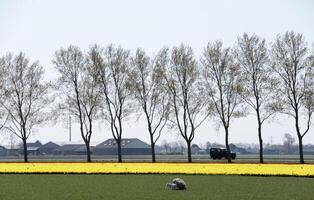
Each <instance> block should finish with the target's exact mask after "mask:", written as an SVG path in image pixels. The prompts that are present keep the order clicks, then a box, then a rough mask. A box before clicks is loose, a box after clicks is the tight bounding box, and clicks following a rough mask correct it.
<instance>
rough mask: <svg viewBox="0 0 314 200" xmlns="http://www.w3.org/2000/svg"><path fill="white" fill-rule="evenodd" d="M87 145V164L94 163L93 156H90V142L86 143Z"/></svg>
mask: <svg viewBox="0 0 314 200" xmlns="http://www.w3.org/2000/svg"><path fill="white" fill-rule="evenodd" d="M85 145H86V156H87V162H92V159H91V155H90V146H89V142H86V143H85Z"/></svg>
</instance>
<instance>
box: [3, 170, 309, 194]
mask: <svg viewBox="0 0 314 200" xmlns="http://www.w3.org/2000/svg"><path fill="white" fill-rule="evenodd" d="M176 177H180V178H183V179H184V180H185V181H186V183H187V185H188V189H187V190H186V191H171V190H166V189H165V184H166V183H167V182H171V180H172V179H173V178H176ZM313 188H314V178H304V177H303V178H302V177H258V176H222V175H220V176H206V175H55V174H42V175H39V174H31V175H26V174H20V175H18V174H2V175H0V195H1V196H0V199H1V200H22V199H23V200H42V199H45V200H56V199H60V200H104V199H108V200H113V199H119V200H120V199H122V200H123V199H127V200H131V199H149V200H154V199H156V200H157V199H171V200H176V199H178V200H184V199H188V200H192V199H193V200H194V199H195V200H200V199H211V200H218V199H219V200H226V199H232V200H259V199H261V200H263V199H265V200H266V199H267V200H271V199H276V200H296V199H300V200H301V199H302V200H312V199H313V198H314V189H313Z"/></svg>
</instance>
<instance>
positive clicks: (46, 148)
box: [38, 142, 60, 155]
mask: <svg viewBox="0 0 314 200" xmlns="http://www.w3.org/2000/svg"><path fill="white" fill-rule="evenodd" d="M59 147H60V146H59V145H57V144H56V143H53V142H47V143H46V144H44V145H42V146H41V147H40V148H39V149H38V152H39V154H41V155H51V154H53V152H54V150H56V149H57V148H59Z"/></svg>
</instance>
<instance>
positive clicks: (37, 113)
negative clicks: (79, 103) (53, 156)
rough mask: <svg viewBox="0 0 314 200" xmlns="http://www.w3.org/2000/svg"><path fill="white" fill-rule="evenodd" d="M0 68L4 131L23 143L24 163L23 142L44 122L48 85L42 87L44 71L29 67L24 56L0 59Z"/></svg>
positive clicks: (30, 65)
mask: <svg viewBox="0 0 314 200" xmlns="http://www.w3.org/2000/svg"><path fill="white" fill-rule="evenodd" d="M0 63H1V66H0V68H2V69H4V75H5V80H4V84H3V85H2V87H3V88H2V89H3V91H4V95H5V97H4V99H5V100H4V99H0V105H1V106H2V107H3V108H4V109H5V111H6V112H7V113H8V115H9V118H8V121H7V123H6V124H5V126H4V128H5V129H6V130H7V131H9V132H10V133H13V134H15V135H16V136H17V137H19V138H20V139H21V140H22V142H23V152H24V162H28V157H27V139H28V138H29V136H30V135H31V133H32V131H33V128H34V127H35V126H37V125H40V124H42V123H43V122H45V121H46V120H47V119H48V118H47V117H48V116H49V115H47V113H46V111H47V105H49V103H50V101H51V99H50V98H49V97H48V89H49V85H50V84H49V83H43V74H44V70H43V68H42V67H41V66H40V64H39V62H34V63H30V61H29V59H28V58H27V57H26V56H25V54H24V53H22V52H20V53H19V54H18V55H16V56H13V55H12V54H7V55H6V56H4V57H2V58H1V62H0Z"/></svg>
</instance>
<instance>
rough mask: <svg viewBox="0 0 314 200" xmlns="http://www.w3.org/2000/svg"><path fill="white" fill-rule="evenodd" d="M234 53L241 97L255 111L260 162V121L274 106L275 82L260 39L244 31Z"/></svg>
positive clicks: (271, 113)
mask: <svg viewBox="0 0 314 200" xmlns="http://www.w3.org/2000/svg"><path fill="white" fill-rule="evenodd" d="M235 55H236V59H237V62H238V63H239V65H240V67H241V76H242V88H243V91H242V97H243V99H244V101H245V102H246V103H247V104H248V105H249V106H250V107H252V108H253V109H254V111H255V112H256V117H257V125H258V130H257V133H258V139H259V147H260V148H259V157H260V163H263V162H264V161H263V138H262V125H263V123H264V122H265V120H267V119H268V118H269V117H271V116H272V115H273V114H275V113H276V111H277V110H278V106H277V104H276V101H275V100H276V98H275V95H276V94H275V92H274V91H275V89H276V88H277V86H278V82H277V81H276V79H275V77H274V75H273V71H272V70H271V67H270V65H269V58H268V52H267V47H266V44H265V40H264V39H261V38H259V37H258V36H256V35H252V36H249V35H248V34H246V33H244V34H243V36H242V37H238V42H237V46H236V49H235Z"/></svg>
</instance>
